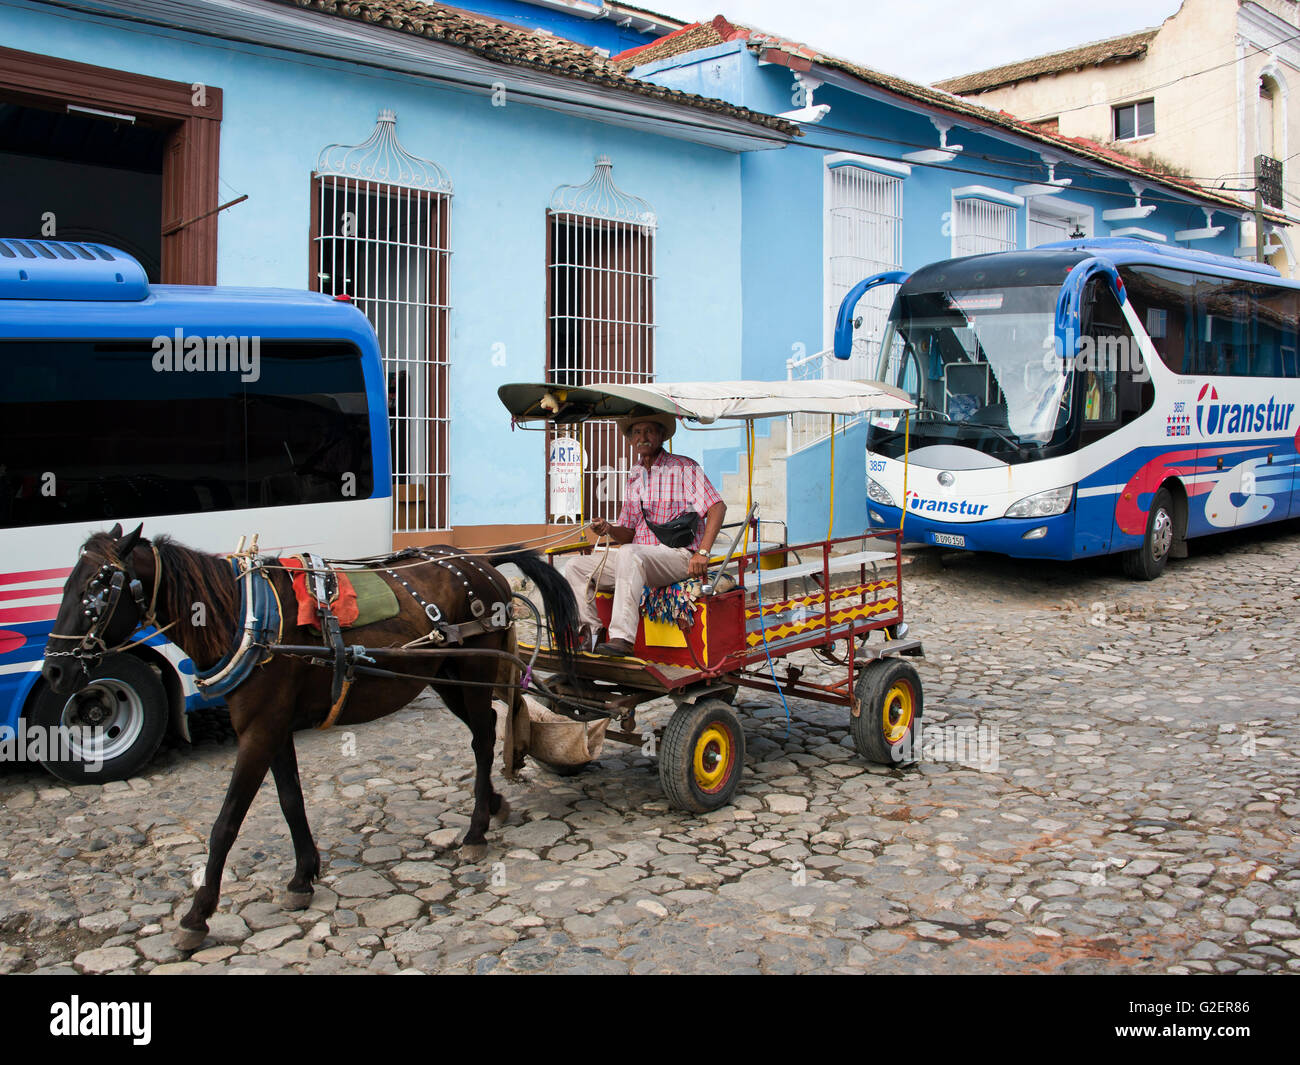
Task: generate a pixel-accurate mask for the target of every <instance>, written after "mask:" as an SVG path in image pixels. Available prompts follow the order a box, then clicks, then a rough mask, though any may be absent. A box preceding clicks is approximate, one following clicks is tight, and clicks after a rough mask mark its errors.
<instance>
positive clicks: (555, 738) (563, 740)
mask: <svg viewBox="0 0 1300 1065" xmlns="http://www.w3.org/2000/svg"><path fill="white" fill-rule="evenodd" d="M523 701H524V706H525V708H526V709H527V712H528V724H527V738H526V740H525V741H524V742H525V744H526V746H524V747H523V753H525V754H528V755H530V756H532V757H533V758H535V759H537V760H538V761H539V762H545V763H546V764H547V765H554V766H580V765H586V764H587V763H588V762H590V761H592V760H594V759H596V758H599V757H600V752H601V751H602V750H604V749H605V731H606V730H607V729H608V728H609V718H607V717H603V718H600V719H599V720H598V721H574V720H573V719H572V718H568V717H565V716H564V715H563V714H557V713H554V712H553V711H551V710H548V709H546V707H545V706H543V705H542V704H541V703H540V702H538V701H537V700H536V699H534V698H533V697H532V696H531V695H525V696H524V699H523ZM493 705H494V706H495V707H496V709H497V735H498V737H499V738H500V739H501V740H502V741H503V742H504V741H505V739H506V736H507V735H508V734H509V733H508V732H507V725H508V724H510V723H511V722H510V719H509V715H508V713H507V709H506V705H505V703H503V702H501V701H500V700H494V701H493ZM515 721H516V722H517V721H518V718H517V717H516V719H515ZM522 731H524V730H523V729H520V728H518V727H515V728H513V729H511V730H510V732H512V733H513V738H514V741H515V749H516V750H517V751H518V750H519V749H520V744H519V741H520V739H521V736H520V733H521V732H522Z"/></svg>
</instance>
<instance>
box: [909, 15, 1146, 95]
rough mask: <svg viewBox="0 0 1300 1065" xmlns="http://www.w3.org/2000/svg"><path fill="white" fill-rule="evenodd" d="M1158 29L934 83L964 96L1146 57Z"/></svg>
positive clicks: (938, 86)
mask: <svg viewBox="0 0 1300 1065" xmlns="http://www.w3.org/2000/svg"><path fill="white" fill-rule="evenodd" d="M1158 32H1159V30H1142V31H1141V32H1140V33H1128V34H1125V35H1124V36H1122V37H1111V38H1108V39H1107V40H1104V41H1093V42H1092V43H1091V44H1084V45H1080V46H1079V47H1077V48H1069V49H1066V50H1065V51H1063V52H1052V53H1051V54H1050V55H1040V56H1035V57H1034V58H1033V59H1024V60H1021V61H1020V62H1018V63H1008V64H1006V65H1005V66H1000V67H993V68H992V69H990V70H982V71H979V72H978V73H975V74H963V75H962V76H961V77H959V78H948V79H947V80H946V81H936V82H935V83H934V86H935V88H936V89H943V90H944V92H950V93H954V94H955V95H957V96H965V95H969V94H974V93H981V92H988V91H989V90H990V89H997V88H1000V87H1001V86H1003V85H1013V84H1015V83H1016V82H1018V81H1025V80H1026V79H1028V78H1040V77H1042V76H1043V75H1045V74H1063V73H1065V72H1066V71H1068V70H1078V69H1080V68H1081V67H1096V66H1101V65H1102V64H1103V63H1120V62H1124V61H1125V60H1129V59H1141V58H1142V57H1143V56H1145V55H1146V54H1147V48H1149V47H1150V45H1151V41H1152V40H1153V39H1154V38H1155V35H1156V34H1157V33H1158Z"/></svg>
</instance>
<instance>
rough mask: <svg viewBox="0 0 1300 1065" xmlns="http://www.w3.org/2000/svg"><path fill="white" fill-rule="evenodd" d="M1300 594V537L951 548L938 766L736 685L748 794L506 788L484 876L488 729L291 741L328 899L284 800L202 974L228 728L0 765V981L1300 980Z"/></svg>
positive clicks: (928, 745)
mask: <svg viewBox="0 0 1300 1065" xmlns="http://www.w3.org/2000/svg"><path fill="white" fill-rule="evenodd" d="M1298 573H1300V528H1298V527H1297V525H1296V523H1294V522H1292V523H1288V524H1285V525H1282V526H1274V527H1272V528H1271V529H1265V530H1264V531H1260V532H1255V533H1251V534H1248V535H1243V536H1240V537H1236V536H1229V537H1220V538H1217V539H1215V540H1213V541H1208V542H1201V543H1195V544H1193V545H1192V557H1191V558H1189V559H1187V560H1185V561H1182V562H1176V563H1174V564H1172V565H1171V567H1170V569H1169V570H1168V572H1167V573H1166V574H1165V576H1164V577H1163V578H1162V579H1160V580H1158V581H1155V582H1152V583H1134V582H1129V581H1127V580H1125V579H1124V578H1123V577H1122V576H1120V574H1119V571H1118V565H1117V564H1114V563H1113V562H1112V561H1106V560H1102V561H1098V562H1094V563H1089V564H1081V565H1066V564H1050V563H1043V564H1034V563H1023V562H1016V561H1010V560H1007V559H1000V558H993V557H963V558H959V559H953V560H949V564H948V565H947V566H946V567H941V566H940V565H939V564H938V560H937V559H936V558H933V557H929V558H927V559H926V560H925V561H924V563H923V564H918V565H916V566H913V567H912V568H911V571H910V572H909V573H908V575H907V577H906V582H907V583H906V601H907V607H908V617H909V621H910V623H911V625H912V629H913V633H914V634H915V635H917V636H919V637H920V638H921V639H922V640H923V641H924V644H925V649H926V654H927V657H926V658H925V660H924V661H922V662H919V663H918V665H919V669H920V671H921V676H922V680H923V683H924V686H925V703H926V713H925V718H924V723H925V728H926V729H929V730H931V731H930V733H929V739H924V738H923V741H922V746H921V754H922V760H921V762H920V764H919V765H917V766H915V767H912V768H908V769H905V770H892V769H886V768H882V767H868V766H867V765H866V764H865V763H864V762H863V761H862V760H861V759H860V758H859V757H858V756H857V755H856V754H855V753H854V751H853V749H852V741H851V740H850V739H849V738H848V735H847V711H845V710H843V709H840V708H834V707H828V706H822V705H819V704H813V703H808V702H802V701H794V700H792V701H791V706H790V709H791V711H792V714H793V718H792V720H791V721H790V722H789V723H788V724H787V721H786V718H785V713H784V711H783V709H782V707H781V703H780V700H779V699H778V698H777V697H776V696H771V697H768V696H766V695H761V694H760V693H754V692H750V693H746V692H745V691H744V690H743V689H742V692H741V695H740V699H739V705H740V707H741V709H742V715H741V716H742V720H743V722H744V724H745V728H746V736H747V743H748V748H749V750H748V764H747V767H746V773H745V777H744V779H743V781H742V783H741V790H740V793H739V796H738V798H737V799H736V801H735V803H734V805H733V806H731V807H728V808H725V809H722V810H719V811H717V812H715V813H712V814H710V815H707V816H704V817H691V816H687V815H684V814H681V813H678V812H675V811H672V810H669V809H668V806H667V803H666V802H665V801H664V798H663V795H662V792H661V790H660V786H659V780H658V776H657V772H656V768H655V763H654V761H653V759H651V758H648V757H645V756H643V755H642V754H641V753H640V752H639V751H637V750H634V749H632V748H627V747H623V746H622V745H619V744H615V743H611V744H609V745H608V746H607V747H606V750H605V753H604V754H603V755H602V757H601V759H600V760H599V762H598V763H597V764H595V765H593V766H592V767H590V768H589V769H587V770H586V771H585V772H583V773H581V774H579V775H577V776H573V777H559V776H556V775H554V774H552V773H550V772H548V771H546V770H543V769H541V768H539V767H536V766H532V765H530V767H529V768H528V770H527V771H526V772H525V774H524V776H523V777H522V778H521V779H520V780H519V781H517V782H515V783H512V784H508V785H506V786H505V787H504V793H505V795H506V797H507V798H508V800H509V801H510V803H511V804H512V806H513V813H512V815H511V817H510V819H509V821H508V823H507V824H506V825H505V826H504V827H494V828H493V830H492V831H491V833H490V835H489V843H490V847H489V852H488V855H487V858H486V859H485V860H484V861H482V862H480V863H477V864H467V863H464V862H462V861H460V860H458V858H457V855H456V851H455V846H454V842H455V841H456V840H457V839H458V837H459V836H460V835H461V834H463V830H464V826H465V825H466V824H467V822H468V815H469V812H470V808H471V796H470V793H469V790H468V789H469V787H470V785H471V784H472V758H471V754H470V750H469V737H468V732H467V731H466V730H465V729H464V727H463V726H462V725H461V724H460V723H459V722H458V721H456V720H455V719H454V718H453V717H452V716H451V715H450V714H448V713H447V712H446V711H445V710H443V709H442V708H441V707H440V704H438V703H437V702H436V700H434V699H432V698H426V699H422V700H421V701H420V702H419V703H417V704H415V705H413V706H412V707H410V708H408V709H406V710H405V711H403V712H401V713H399V714H397V715H394V716H392V717H389V718H387V719H384V720H381V721H378V722H375V723H373V724H370V725H367V726H364V727H361V728H358V729H357V730H356V731H355V732H354V733H345V732H342V731H339V730H335V731H333V732H330V733H319V732H307V733H300V734H299V735H298V758H299V764H300V766H301V771H302V777H303V785H304V792H305V795H306V797H307V804H308V815H309V818H310V821H311V825H312V828H313V831H314V832H315V834H316V839H317V843H318V845H319V847H320V849H321V853H322V859H323V864H324V877H323V881H322V882H321V883H320V884H319V885H318V887H317V891H316V895H315V898H314V901H313V904H312V908H311V909H309V910H307V911H304V912H300V913H288V912H285V911H283V910H281V909H280V908H279V906H278V905H277V903H276V898H277V896H278V895H279V893H280V891H281V890H282V889H283V886H284V884H285V883H286V882H287V880H288V879H289V876H290V875H291V872H292V850H291V847H290V844H289V839H288V833H287V830H286V828H285V826H284V822H283V819H282V817H281V814H280V811H279V807H278V805H277V803H276V801H275V796H274V789H273V787H272V785H271V783H270V781H269V780H268V782H267V783H266V784H264V785H263V788H262V791H261V793H260V794H259V796H258V799H257V801H256V802H255V804H254V806H253V809H252V811H251V813H250V815H249V817H248V819H247V820H246V821H245V824H244V827H243V830H242V832H241V833H240V836H239V839H238V842H237V843H236V845H235V847H234V850H233V851H232V854H231V859H230V862H229V864H228V866H227V877H226V881H225V885H224V890H223V897H222V899H221V903H220V905H219V907H218V910H217V915H216V916H215V918H214V919H213V920H212V922H211V926H212V934H211V936H210V938H209V940H208V941H207V943H206V944H205V945H204V947H203V948H202V949H200V950H199V951H198V952H197V953H195V954H193V955H192V956H189V957H187V958H186V957H182V955H180V954H179V953H178V952H177V951H176V950H174V949H173V947H172V946H171V933H172V931H173V930H174V928H175V926H176V918H177V916H178V914H179V912H181V909H182V907H183V906H188V904H189V901H190V898H191V895H192V892H193V886H192V883H191V878H192V876H193V874H194V872H195V871H196V870H197V869H199V868H201V865H202V862H203V861H204V858H205V855H206V840H207V834H208V832H209V830H210V828H211V825H212V821H213V818H214V817H215V815H216V812H217V809H218V806H219V804H220V801H221V797H222V794H223V792H224V789H225V786H226V782H227V780H228V778H229V773H230V769H231V766H232V764H233V760H234V751H235V748H234V743H233V739H232V738H231V737H230V736H228V735H222V734H220V733H217V732H211V734H210V735H208V736H207V737H206V738H201V739H200V742H198V743H197V744H196V746H195V747H194V748H193V749H183V748H177V749H173V750H170V751H167V752H165V753H162V754H160V755H159V756H158V757H157V758H156V759H155V761H154V763H153V764H152V765H151V766H150V767H149V769H148V770H147V771H146V773H145V774H144V775H143V776H142V777H141V778H140V779H137V780H134V781H131V782H122V783H110V784H107V785H102V786H89V787H78V788H67V787H63V786H61V785H60V784H59V783H58V782H57V781H55V780H54V779H53V778H52V777H49V776H47V775H46V774H44V773H43V772H41V771H39V770H35V769H29V768H25V767H17V768H16V767H13V766H6V767H4V768H3V770H0V800H2V802H3V810H4V813H3V832H0V972H5V971H15V972H29V971H32V970H37V971H59V972H81V971H85V972H117V971H132V972H150V971H153V972H158V973H164V972H224V971H233V970H235V969H237V968H239V969H242V968H255V969H260V970H270V971H284V970H297V971H301V972H321V973H323V972H342V971H349V972H351V971H373V972H398V971H407V970H416V971H421V972H462V973H463V972H472V973H487V972H538V971H542V972H561V973H566V972H568V973H625V972H636V973H655V972H763V973H805V972H806V973H811V972H827V971H838V972H890V973H895V972H1004V971H1006V972H1009V971H1021V972H1023V971H1030V972H1043V973H1052V972H1118V971H1125V972H1202V971H1203V972H1223V973H1226V972H1237V971H1243V970H1254V971H1285V970H1293V971H1295V970H1300V915H1298V913H1297V902H1298V901H1300V842H1297V840H1296V836H1297V826H1298V825H1300V796H1298V795H1297V791H1296V786H1297V776H1298V773H1297V770H1298V768H1300V761H1298V757H1297V756H1298V753H1300V722H1298V718H1300V692H1297V689H1296V687H1295V685H1294V683H1293V681H1292V677H1293V675H1294V670H1295V668H1296V665H1297V652H1298V651H1300V605H1298V603H1297V600H1300V577H1297V574H1298ZM813 661H814V660H812V659H811V658H810V659H809V662H810V663H811V662H813ZM778 668H780V665H779V664H778ZM810 668H813V667H810ZM669 709H670V704H669V703H667V702H661V703H655V704H654V705H653V709H652V710H651V711H650V712H648V713H646V714H645V715H644V717H645V720H646V721H647V722H648V723H653V724H662V723H663V721H665V720H666V718H667V715H668V711H669ZM936 737H937V739H936ZM954 737H960V738H961V739H962V741H963V744H962V745H963V746H964V747H965V748H966V749H965V751H964V752H963V751H962V750H959V749H956V745H955V744H954V742H953V741H954ZM939 740H942V741H944V742H942V743H941V742H939ZM931 741H933V742H931ZM963 753H964V754H965V757H964V758H962V755H963ZM945 759H948V760H945ZM959 759H961V760H959ZM963 761H964V762H965V763H967V764H962V762H963ZM498 766H499V762H498ZM498 782H499V773H498Z"/></svg>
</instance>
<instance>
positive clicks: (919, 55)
mask: <svg viewBox="0 0 1300 1065" xmlns="http://www.w3.org/2000/svg"><path fill="white" fill-rule="evenodd" d="M629 2H631V3H635V4H636V5H637V6H638V7H646V8H648V9H650V10H652V11H659V12H661V13H662V14H665V15H671V16H673V17H674V18H679V19H683V20H688V21H707V20H709V19H711V18H713V16H714V15H719V14H720V15H724V16H725V17H726V18H728V19H729V20H730V21H732V22H738V23H740V24H742V25H746V26H753V27H756V28H758V29H762V30H766V31H768V32H769V33H775V34H779V35H781V36H783V37H789V38H793V39H794V40H797V41H802V42H804V43H806V44H810V45H812V46H813V47H814V48H817V49H819V50H821V51H824V52H827V53H829V54H830V55H835V56H838V57H839V58H841V59H848V60H852V61H853V62H856V63H860V64H862V65H864V66H867V67H871V68H872V69H873V70H879V71H882V72H884V73H889V74H898V75H900V76H901V77H904V78H907V79H908V80H910V81H917V82H922V83H929V82H933V81H939V80H942V79H943V78H951V77H956V76H957V75H958V74H970V73H972V72H974V71H977V70H987V69H988V68H989V67H996V66H1001V65H1002V64H1003V63H1012V62H1015V61H1016V60H1020V59H1028V58H1029V57H1031V56H1036V55H1043V54H1045V53H1047V52H1056V51H1060V50H1062V49H1065V48H1072V47H1074V46H1075V45H1079V44H1086V43H1088V42H1090V41H1097V40H1102V39H1103V38H1106V37H1116V36H1119V35H1120V34H1123V33H1131V32H1133V31H1134V30H1141V29H1146V28H1148V27H1151V26H1158V25H1159V24H1160V23H1161V22H1163V21H1164V20H1165V19H1166V18H1168V17H1169V16H1170V15H1172V14H1173V13H1174V12H1175V11H1177V10H1178V7H1179V0H1084V2H1082V3H1079V2H1074V3H1062V2H1061V0H1055V2H1052V0H996V2H991V0H911V2H910V3H908V2H906V0H905V2H903V3H887V2H882V0H856V2H854V0H629Z"/></svg>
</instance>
